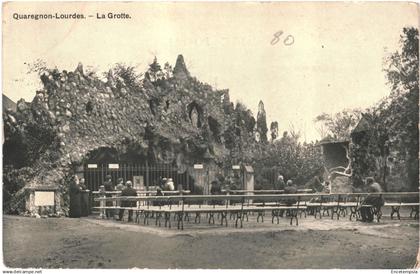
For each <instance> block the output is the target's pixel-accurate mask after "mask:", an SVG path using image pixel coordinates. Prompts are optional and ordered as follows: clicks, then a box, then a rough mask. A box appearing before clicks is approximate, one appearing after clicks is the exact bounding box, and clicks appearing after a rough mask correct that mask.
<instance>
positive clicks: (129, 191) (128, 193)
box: [118, 181, 137, 222]
mask: <svg viewBox="0 0 420 274" xmlns="http://www.w3.org/2000/svg"><path fill="white" fill-rule="evenodd" d="M121 197H137V191H136V190H135V189H134V188H133V183H132V182H131V181H127V183H126V188H124V189H123V190H122V191H121ZM136 204H137V202H136V201H127V200H122V201H121V207H135V206H136ZM124 210H125V209H124V208H121V209H120V213H119V216H118V217H119V218H118V221H121V220H122V218H123V216H124ZM128 221H129V222H132V221H133V210H132V209H129V210H128Z"/></svg>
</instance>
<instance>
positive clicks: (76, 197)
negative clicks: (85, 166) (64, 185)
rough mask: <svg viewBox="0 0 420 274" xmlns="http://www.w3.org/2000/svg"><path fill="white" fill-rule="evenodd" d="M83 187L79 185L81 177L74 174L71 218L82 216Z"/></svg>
mask: <svg viewBox="0 0 420 274" xmlns="http://www.w3.org/2000/svg"><path fill="white" fill-rule="evenodd" d="M80 193H81V188H80V186H79V178H78V177H77V175H74V176H73V178H72V181H71V183H70V189H69V194H70V208H69V217H70V218H80V216H81V215H82V208H81V197H80Z"/></svg>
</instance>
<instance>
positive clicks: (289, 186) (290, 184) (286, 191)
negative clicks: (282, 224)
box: [280, 180, 297, 217]
mask: <svg viewBox="0 0 420 274" xmlns="http://www.w3.org/2000/svg"><path fill="white" fill-rule="evenodd" d="M286 185H287V186H286V187H285V188H284V194H296V193H297V188H296V187H295V186H294V185H293V181H292V180H287V184H286ZM296 202H297V201H296V198H294V197H290V198H285V199H284V200H283V203H285V204H286V205H287V206H291V205H293V204H295V203H296ZM283 213H284V210H280V217H283Z"/></svg>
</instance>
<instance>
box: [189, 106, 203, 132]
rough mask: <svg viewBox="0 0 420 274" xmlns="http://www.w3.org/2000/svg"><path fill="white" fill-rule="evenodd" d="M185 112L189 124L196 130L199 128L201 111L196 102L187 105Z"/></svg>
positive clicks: (201, 118)
mask: <svg viewBox="0 0 420 274" xmlns="http://www.w3.org/2000/svg"><path fill="white" fill-rule="evenodd" d="M187 111H188V117H189V118H190V121H191V124H192V125H193V126H194V127H196V128H201V126H202V121H203V109H202V108H201V107H200V106H199V105H198V104H197V103H196V102H192V103H191V104H189V105H188V107H187Z"/></svg>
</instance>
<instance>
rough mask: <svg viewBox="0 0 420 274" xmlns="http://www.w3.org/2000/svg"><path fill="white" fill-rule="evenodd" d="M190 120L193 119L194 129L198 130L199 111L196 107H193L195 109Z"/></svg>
mask: <svg viewBox="0 0 420 274" xmlns="http://www.w3.org/2000/svg"><path fill="white" fill-rule="evenodd" d="M190 118H191V123H192V125H193V126H194V127H196V128H198V127H199V126H198V122H199V121H198V118H199V117H198V111H197V108H196V107H193V109H192V110H191V114H190Z"/></svg>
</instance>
